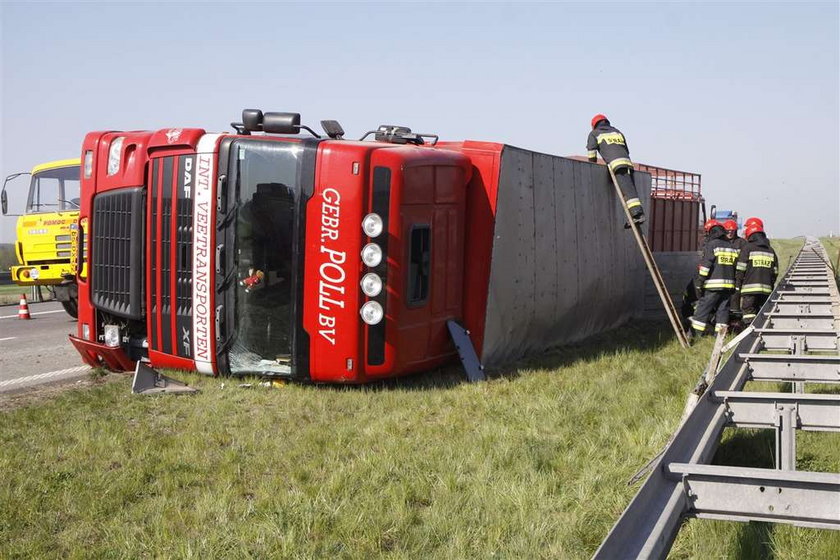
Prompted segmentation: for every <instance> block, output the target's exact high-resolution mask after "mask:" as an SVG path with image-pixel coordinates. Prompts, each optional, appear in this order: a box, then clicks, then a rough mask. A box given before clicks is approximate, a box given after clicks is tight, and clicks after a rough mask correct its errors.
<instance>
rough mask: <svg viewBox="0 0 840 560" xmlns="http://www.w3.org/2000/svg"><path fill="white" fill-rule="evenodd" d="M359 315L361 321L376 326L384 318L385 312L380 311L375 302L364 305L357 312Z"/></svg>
mask: <svg viewBox="0 0 840 560" xmlns="http://www.w3.org/2000/svg"><path fill="white" fill-rule="evenodd" d="M359 314H360V315H361V316H362V321H364V322H365V323H367V324H368V325H376V324H378V323H379V322H380V321H381V320H382V317H384V316H385V312H384V311H382V306H381V305H379V303H378V302H375V301H369V302H367V303H365V304H364V305H363V306H362V309H361V310H359Z"/></svg>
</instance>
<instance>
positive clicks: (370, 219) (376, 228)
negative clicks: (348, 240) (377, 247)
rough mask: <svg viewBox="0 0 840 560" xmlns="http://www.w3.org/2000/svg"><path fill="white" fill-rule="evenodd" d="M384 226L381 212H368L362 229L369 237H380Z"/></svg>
mask: <svg viewBox="0 0 840 560" xmlns="http://www.w3.org/2000/svg"><path fill="white" fill-rule="evenodd" d="M382 228H383V225H382V218H381V217H380V216H379V214H368V215H367V216H365V218H364V219H363V220H362V230H363V231H364V232H365V234H366V235H367V236H368V237H379V235H380V234H381V233H382Z"/></svg>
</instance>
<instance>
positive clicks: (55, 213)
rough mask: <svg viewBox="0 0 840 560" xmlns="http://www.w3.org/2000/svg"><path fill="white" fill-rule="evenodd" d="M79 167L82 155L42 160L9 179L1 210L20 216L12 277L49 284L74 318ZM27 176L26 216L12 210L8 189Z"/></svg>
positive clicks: (17, 281) (20, 281)
mask: <svg viewBox="0 0 840 560" xmlns="http://www.w3.org/2000/svg"><path fill="white" fill-rule="evenodd" d="M79 167H80V160H79V159H78V158H76V159H64V160H59V161H51V162H47V163H42V164H40V165H36V166H35V167H34V168H32V171H31V172H28V173H27V172H23V173H14V174H12V175H9V176H8V177H6V181H5V182H4V183H3V191H2V193H0V202H2V210H3V214H4V215H17V216H19V217H18V221H17V242H16V243H15V254H16V255H17V260H18V265H17V266H13V267H11V275H12V281H13V282H15V284H17V285H19V286H46V287H47V289H49V290H50V291H52V292H53V293H54V294H55V299H57V300H58V301H60V302H61V304H62V305H63V306H64V310H65V311H67V313H69V314H70V315H71V316H72V317H74V318H75V317H76V316H77V314H78V289H77V285H76V263H77V262H78V258H77V251H78V243H79V238H78V222H79ZM27 175H28V176H30V180H29V191H28V194H27V196H26V204H25V206H24V211H23V214H8V210H9V201H8V196H7V194H6V187H7V186H8V185H9V183H10V182H11V181H16V180H22V178H23V177H26V176H27ZM21 191H22V189H21ZM83 262H84V261H83Z"/></svg>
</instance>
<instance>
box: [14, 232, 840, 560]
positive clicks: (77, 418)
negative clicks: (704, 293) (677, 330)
mask: <svg viewBox="0 0 840 560" xmlns="http://www.w3.org/2000/svg"><path fill="white" fill-rule="evenodd" d="M795 246H796V243H795V242H794V243H792V244H791V248H788V247H783V248H781V250H780V254H781V257H782V262H783V263H785V262H786V260H785V256H784V252H785V251H788V250H790V251H795V250H796V247H795ZM710 350H711V340H710V339H707V340H703V341H701V343H700V344H699V345H697V346H695V347H693V348H692V349H691V350H689V351H687V352H686V351H683V350H682V349H680V348H679V346H678V345H677V344H676V342H675V341H674V340H673V336H672V335H671V333H670V332H669V331H668V329H667V328H666V327H665V326H663V325H653V324H650V323H641V324H636V325H632V326H631V327H629V328H624V329H620V330H618V331H614V332H611V333H605V334H603V335H600V336H597V337H594V338H593V339H591V340H589V341H587V342H586V343H583V344H581V345H577V346H574V347H569V348H563V349H559V350H555V351H552V352H549V353H546V354H544V355H542V356H539V357H537V358H534V359H531V360H527V361H523V362H520V363H518V364H515V365H513V366H511V367H508V368H505V369H503V370H501V371H497V372H494V375H493V376H492V379H491V380H490V381H489V382H487V383H480V384H473V385H470V384H465V383H462V382H461V377H462V376H461V373H460V371H459V370H458V369H457V368H448V369H444V370H441V371H437V372H432V373H429V374H424V375H419V376H415V377H413V378H410V379H405V380H398V381H395V382H389V383H383V384H379V385H375V386H368V387H361V388H358V387H357V388H340V387H312V386H302V385H286V386H284V387H282V388H280V389H267V388H266V389H263V388H254V389H240V388H237V387H236V382H233V381H232V380H218V379H217V380H214V379H207V378H201V377H198V376H194V375H185V374H180V375H179V377H181V378H183V379H186V380H188V381H189V382H190V383H191V384H193V385H195V386H197V387H199V388H200V389H201V391H202V392H201V393H200V394H198V395H195V396H190V397H159V398H144V397H132V396H131V395H129V394H128V391H129V379H127V378H125V379H120V380H119V381H117V382H113V383H106V384H102V385H101V386H98V387H96V388H94V389H88V390H77V391H69V392H67V393H64V394H63V395H61V396H59V397H57V398H55V399H52V400H48V401H44V402H41V403H38V404H34V405H30V406H27V407H25V408H18V409H15V410H9V411H7V412H4V413H0V419H2V423H0V472H3V473H4V475H3V477H2V479H0V557H9V556H13V557H14V556H31V557H65V556H66V557H70V558H74V557H76V558H88V557H101V556H113V557H126V558H136V557H185V558H238V557H257V558H264V557H299V558H312V557H338V558H369V557H388V558H435V557H437V558H486V557H490V556H494V555H496V556H501V557H508V558H539V557H550V558H586V557H589V556H590V555H591V554H592V553H593V552H594V550H595V549H596V548H597V546H598V544H599V543H600V540H601V539H602V538H603V537H604V536H605V535H606V533H607V531H609V529H610V527H611V526H612V524H613V522H614V521H615V519H617V517H618V516H619V515H620V513H621V512H622V510H623V509H624V507H625V506H626V505H627V503H628V502H629V500H630V498H631V497H632V496H633V494H634V493H635V492H636V490H637V487H629V486H627V484H626V481H627V480H628V479H629V478H630V476H631V475H632V474H633V473H634V472H635V471H636V470H637V469H638V468H639V467H640V466H641V465H643V464H644V463H645V462H646V461H647V460H648V459H649V458H650V457H652V456H653V455H654V454H655V453H656V452H658V451H659V450H660V448H661V447H662V445H663V444H664V443H665V442H666V441H667V440H668V437H669V436H670V434H671V433H672V431H673V430H674V428H675V427H676V424H677V422H678V420H679V417H680V414H681V412H682V408H683V404H684V400H685V396H686V394H687V392H688V391H689V390H690V389H691V387H692V386H693V383H694V381H695V380H696V377H697V375H698V374H699V373H700V371H701V370H702V368H703V366H704V365H705V362H706V361H707V359H708V355H709V352H710ZM223 383H224V384H225V387H224V388H223V387H222V384H223ZM833 435H834V434H808V433H806V434H799V439H798V442H797V443H798V453H799V461H800V467H801V468H811V469H814V470H826V471H834V472H837V471H840V441H838V439H836V438H835V439H830V438H831V437H832V436H833ZM765 436H766V434H753V433H750V432H746V431H743V432H740V433H737V434H732V435H728V436H727V438H728V439H727V443H724V445H723V446H722V449H721V453H720V454H719V455H720V459H721V460H722V461H730V462H731V461H734V460H735V459H736V458H737V459H738V460H739V461H743V462H745V463H747V464H753V465H761V466H770V464H771V463H770V460H771V459H770V454H771V453H772V446H773V439H772V437H770V438H768V437H765ZM826 438H829V439H826ZM731 439H737V440H738V441H739V444H740V447H739V449H741V451H740V452H739V451H737V450H736V449H735V448H734V446H732V445H730V443H728V441H729V440H731ZM831 444H833V446H832V445H831ZM744 446H746V449H749V450H752V451H749V452H747V453H746V454H745V453H744V452H743V450H744V449H745V447H744ZM774 555H775V557H776V558H791V559H792V558H828V557H838V556H840V534H838V533H834V532H825V531H815V530H805V529H797V528H791V527H784V526H771V525H766V524H737V523H717V522H708V521H690V522H688V524H687V525H686V527H685V528H684V529H683V531H682V533H681V535H680V537H679V539H678V541H677V543H676V545H675V547H674V550H673V553H672V556H673V557H675V558H728V557H733V558H766V557H770V556H774Z"/></svg>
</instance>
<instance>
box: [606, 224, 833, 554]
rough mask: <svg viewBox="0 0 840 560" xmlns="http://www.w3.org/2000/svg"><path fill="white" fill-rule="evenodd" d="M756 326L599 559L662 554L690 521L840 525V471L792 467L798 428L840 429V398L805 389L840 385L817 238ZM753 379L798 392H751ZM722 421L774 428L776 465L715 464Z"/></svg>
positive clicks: (829, 294)
mask: <svg viewBox="0 0 840 560" xmlns="http://www.w3.org/2000/svg"><path fill="white" fill-rule="evenodd" d="M753 325H754V326H755V328H754V329H753V330H752V331H751V332H750V333H749V335H748V336H747V337H745V338H743V340H741V341H740V342H739V343H738V345H737V346H736V347H735V350H734V352H733V353H732V355H731V356H730V357H729V359H728V360H727V361H726V362H725V363H724V365H723V366H722V367H721V369H720V371H719V372H718V374H717V375H716V376H715V377H714V380H713V381H712V383H711V386H710V387H709V389H708V390H707V391H706V392H705V393H704V394H703V396H702V397H701V398H700V400H699V401H698V403H697V405H696V406H695V407H694V409H693V410H692V411H691V413H690V414H689V416H688V417H687V418H686V419H685V421H684V422H683V423H682V424H681V425H680V427H679V428H678V430H677V432H676V433H675V434H674V437H673V439H672V442H671V444H670V445H669V446H668V448H667V449H666V450H665V452H664V453H663V454H662V457H661V458H660V459H659V461H658V462H657V463H656V464H655V466H654V468H653V470H652V472H651V475H650V477H648V479H647V480H646V481H645V483H644V484H643V485H642V487H641V488H640V490H639V492H638V493H637V494H636V496H635V497H634V498H633V500H632V501H631V502H630V505H629V506H627V509H626V510H625V511H624V513H623V514H622V516H621V518H619V520H618V521H617V522H616V524H615V525H614V526H613V528H612V530H611V531H610V533H609V534H608V535H607V537H606V539H605V540H604V542H603V543H602V544H601V547H600V548H599V549H598V551H597V552H596V553H595V558H597V559H601V558H610V559H612V558H665V557H666V556H667V554H668V551H669V550H670V548H671V545H672V544H673V542H674V539H675V538H676V536H677V533H678V532H679V529H680V525H681V523H682V521H683V519H684V518H689V517H695V518H705V519H720V520H728V521H766V522H774V523H787V524H791V525H797V526H802V527H814V528H821V529H835V530H840V474H837V473H824V472H806V471H798V470H796V430H810V431H821V432H840V395H837V394H820V393H806V392H805V385H806V384H808V383H840V350H839V349H838V336H840V293H838V289H837V283H836V281H835V279H834V276H833V273H832V271H830V269H829V266H828V258H827V256H826V253H825V250H824V248H823V247H822V245H820V243H819V241H817V240H816V239H814V238H808V239H807V240H806V242H805V246H804V247H803V248H802V250H801V251H800V253H799V255H798V256H797V258H796V260H795V261H794V263H793V264H792V266H791V267H790V269H789V270H788V272H787V273H786V274H785V276H784V278H783V279H782V281H781V282H779V284H778V286H777V287H776V289H775V290H774V291H773V293H772V294H771V295H770V297H769V298H768V301H767V303H766V304H765V305H764V306H763V307H762V309H761V311H760V312H759V314H758V316H757V317H756V319H755V321H754V322H753ZM768 352H772V353H768ZM780 352H785V353H784V354H782V353H780ZM747 381H776V382H790V383H791V385H792V387H793V392H791V393H758V392H746V391H743V388H744V385H745V384H746V382H747ZM725 427H744V428H764V429H772V430H775V433H776V446H775V448H776V449H775V462H776V468H775V469H759V468H745V467H730V466H720V465H712V464H709V463H710V461H711V459H712V457H713V456H714V453H715V450H716V448H717V446H718V441H719V439H720V435H721V433H722V431H723V429H724V428H725Z"/></svg>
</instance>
